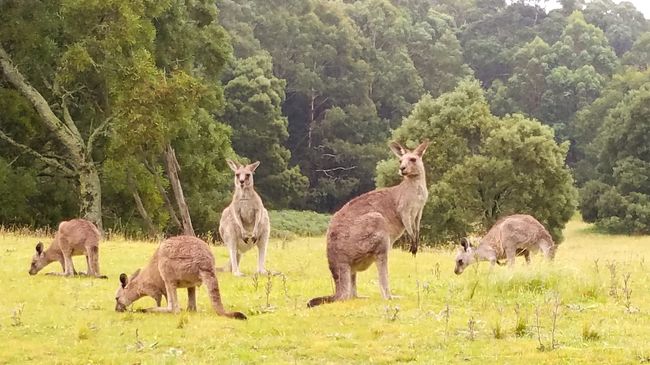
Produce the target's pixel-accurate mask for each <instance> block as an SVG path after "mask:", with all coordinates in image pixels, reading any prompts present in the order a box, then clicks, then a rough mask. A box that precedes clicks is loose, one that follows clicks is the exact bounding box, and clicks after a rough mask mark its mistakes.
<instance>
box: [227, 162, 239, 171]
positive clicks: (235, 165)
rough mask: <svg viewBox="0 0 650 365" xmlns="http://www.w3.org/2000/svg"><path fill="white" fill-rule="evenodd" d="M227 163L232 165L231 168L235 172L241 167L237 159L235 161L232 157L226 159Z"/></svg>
mask: <svg viewBox="0 0 650 365" xmlns="http://www.w3.org/2000/svg"><path fill="white" fill-rule="evenodd" d="M226 163H227V164H228V167H230V169H231V170H232V171H233V172H237V169H238V168H239V166H238V165H237V162H235V161H233V160H231V159H226Z"/></svg>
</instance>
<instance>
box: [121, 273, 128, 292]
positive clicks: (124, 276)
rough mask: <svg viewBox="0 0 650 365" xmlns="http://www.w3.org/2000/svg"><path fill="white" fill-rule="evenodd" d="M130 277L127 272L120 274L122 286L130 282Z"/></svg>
mask: <svg viewBox="0 0 650 365" xmlns="http://www.w3.org/2000/svg"><path fill="white" fill-rule="evenodd" d="M128 282H129V278H127V277H126V274H125V273H121V274H120V283H121V284H122V288H124V287H126V284H128Z"/></svg>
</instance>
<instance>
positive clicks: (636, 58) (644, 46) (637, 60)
mask: <svg viewBox="0 0 650 365" xmlns="http://www.w3.org/2000/svg"><path fill="white" fill-rule="evenodd" d="M623 64H625V65H630V66H635V67H637V68H638V69H639V70H641V71H644V70H647V69H648V67H649V66H650V32H646V33H643V34H641V35H640V36H639V38H638V39H637V40H636V42H634V45H633V46H632V49H630V50H629V51H628V52H627V53H625V55H623Z"/></svg>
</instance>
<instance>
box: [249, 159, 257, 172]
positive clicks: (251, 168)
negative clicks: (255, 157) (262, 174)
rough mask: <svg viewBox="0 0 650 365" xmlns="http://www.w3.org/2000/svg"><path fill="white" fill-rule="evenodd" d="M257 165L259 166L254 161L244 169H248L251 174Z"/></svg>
mask: <svg viewBox="0 0 650 365" xmlns="http://www.w3.org/2000/svg"><path fill="white" fill-rule="evenodd" d="M259 165H260V162H259V161H255V162H253V163H252V164H250V165H248V166H246V167H248V169H249V170H251V172H255V169H257V166H259Z"/></svg>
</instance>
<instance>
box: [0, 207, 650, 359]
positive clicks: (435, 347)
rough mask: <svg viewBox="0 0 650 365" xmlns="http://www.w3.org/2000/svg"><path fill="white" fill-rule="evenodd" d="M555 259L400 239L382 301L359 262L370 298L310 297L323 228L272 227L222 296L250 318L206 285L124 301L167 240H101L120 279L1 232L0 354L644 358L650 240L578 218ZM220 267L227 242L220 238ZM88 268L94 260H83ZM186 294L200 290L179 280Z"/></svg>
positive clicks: (323, 274)
mask: <svg viewBox="0 0 650 365" xmlns="http://www.w3.org/2000/svg"><path fill="white" fill-rule="evenodd" d="M565 237H566V239H565V241H564V242H563V243H562V244H561V246H560V247H559V249H558V252H557V256H556V261H555V262H554V263H552V264H550V263H546V262H544V261H543V259H542V257H541V255H536V256H533V263H532V264H531V265H530V266H528V267H527V266H525V264H524V263H523V259H522V258H518V261H517V265H516V267H515V268H514V269H512V270H510V269H508V268H506V267H495V268H494V269H493V270H490V268H489V266H488V265H487V264H481V265H475V266H474V267H473V268H472V267H470V268H468V269H467V271H466V272H465V273H463V274H462V275H460V276H456V275H455V274H454V273H453V267H454V257H455V248H452V247H448V248H444V249H423V250H422V251H421V252H420V253H418V255H417V257H415V258H414V257H412V256H411V255H410V254H409V253H407V252H403V251H400V250H398V249H394V250H393V252H391V256H390V258H389V261H390V262H389V266H390V279H391V287H392V290H393V292H394V293H395V294H397V295H400V296H401V298H400V299H396V300H391V301H385V300H383V299H381V298H380V294H379V289H378V285H377V273H376V269H375V268H374V266H373V267H371V268H370V269H369V270H368V271H366V272H363V273H361V274H359V276H358V285H359V293H360V295H366V296H368V298H366V299H357V300H352V301H348V302H343V303H334V304H330V305H325V306H321V307H317V308H314V309H307V308H306V307H305V304H306V302H307V300H309V299H310V298H312V297H314V296H320V295H325V294H329V293H331V292H332V290H333V289H332V288H333V284H332V282H331V279H330V274H329V271H328V269H327V262H326V259H325V254H324V251H325V242H324V238H323V237H311V238H298V239H295V240H281V239H274V240H272V241H271V243H270V246H269V252H268V261H267V263H268V265H267V266H268V267H269V268H270V269H271V270H274V271H276V272H278V273H281V274H277V275H274V276H254V275H251V273H252V272H253V270H254V268H255V262H256V257H257V254H256V252H255V251H252V252H250V253H248V254H246V255H245V256H244V258H243V263H242V266H243V271H244V272H245V273H247V274H248V276H247V277H243V278H236V277H233V276H232V275H230V274H229V273H220V274H219V275H218V279H219V284H220V287H221V292H222V297H223V300H224V303H225V305H226V307H227V308H229V309H236V310H240V311H243V312H244V313H246V314H247V315H248V317H249V319H248V321H235V320H230V319H226V318H223V317H219V316H217V315H216V314H215V313H214V312H213V311H212V310H211V307H210V305H209V301H208V298H207V294H206V292H205V289H204V288H201V289H199V290H198V293H197V297H198V312H197V313H187V312H185V311H182V312H181V313H180V314H178V315H172V314H151V313H141V312H137V311H135V310H137V309H140V308H146V307H150V306H153V304H154V301H153V300H152V299H150V298H143V299H141V300H140V301H137V302H136V303H135V304H134V305H133V309H134V311H131V312H127V313H116V312H115V311H114V306H115V299H114V293H115V291H116V289H117V287H118V276H119V274H120V273H121V272H126V273H128V274H130V273H131V272H133V271H134V270H135V269H137V268H138V267H141V266H143V265H144V264H145V263H146V262H147V260H148V258H149V257H150V255H151V254H152V252H153V251H154V248H155V244H154V243H152V242H135V241H127V240H123V239H112V240H109V241H105V242H102V244H101V246H100V265H101V270H102V272H103V273H104V274H106V275H108V276H109V279H108V280H101V279H90V278H84V277H75V278H70V279H65V278H61V277H55V276H47V275H44V273H45V272H50V271H59V270H60V266H59V265H58V263H56V264H51V265H50V266H48V267H46V268H45V269H44V271H43V272H41V273H39V274H38V275H36V276H29V275H28V273H27V270H28V266H29V262H30V257H31V255H32V253H33V251H34V245H35V243H36V242H37V241H38V240H39V239H40V240H43V242H46V244H47V243H48V242H49V240H50V239H49V238H47V237H34V236H29V235H22V234H17V233H11V232H3V233H2V234H0V344H1V345H0V364H26V363H40V364H199V363H205V364H240V363H241V364H244V363H246V364H249V363H268V364H275V363H297V364H310V363H313V364H339V363H345V364H351V363H426V364H442V363H445V364H450V363H451V364H455V363H462V364H484V363H488V362H489V363H497V364H593V363H596V362H597V363H599V364H639V363H647V362H650V344H648V343H647V339H648V338H649V337H650V316H649V314H650V275H649V274H650V262H646V258H647V259H648V260H650V237H647V236H646V237H627V236H610V235H601V234H598V233H596V232H594V231H593V229H592V228H591V227H590V226H589V225H587V224H585V223H582V222H580V221H578V220H573V221H571V222H569V224H568V226H567V228H566V230H565ZM212 249H213V252H214V253H215V257H216V259H217V265H218V266H221V265H223V264H224V263H225V261H226V259H227V253H226V250H225V248H224V247H222V246H214V247H212ZM75 267H76V268H77V270H83V271H85V270H86V266H85V261H84V258H83V257H76V258H75ZM179 298H180V300H181V305H182V306H185V305H186V303H187V296H186V294H185V291H184V290H180V291H179Z"/></svg>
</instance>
